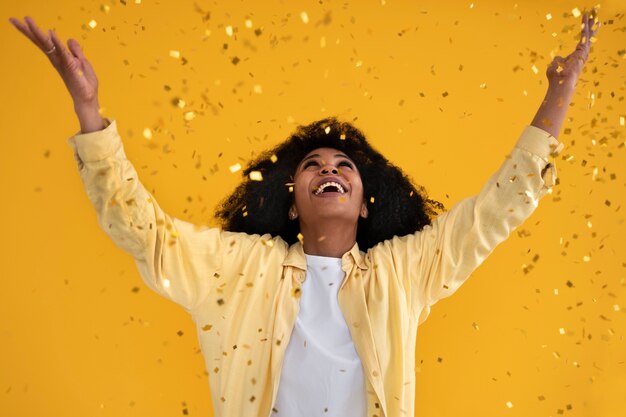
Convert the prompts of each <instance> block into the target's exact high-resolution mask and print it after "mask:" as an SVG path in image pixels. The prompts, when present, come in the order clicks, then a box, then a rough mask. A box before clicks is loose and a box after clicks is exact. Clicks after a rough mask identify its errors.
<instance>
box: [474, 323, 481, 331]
mask: <svg viewBox="0 0 626 417" xmlns="http://www.w3.org/2000/svg"><path fill="white" fill-rule="evenodd" d="M472 327H473V328H474V330H480V327H478V323H476V322H473V323H472Z"/></svg>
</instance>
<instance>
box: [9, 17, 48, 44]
mask: <svg viewBox="0 0 626 417" xmlns="http://www.w3.org/2000/svg"><path fill="white" fill-rule="evenodd" d="M9 21H10V22H11V23H12V24H13V26H15V28H16V29H17V30H19V31H20V32H22V34H23V35H24V36H26V37H27V38H28V39H30V40H31V42H32V43H34V44H35V45H36V46H37V47H38V48H41V45H39V43H38V42H37V39H36V38H35V35H33V33H32V32H31V30H30V28H29V27H28V26H27V25H25V24H24V23H22V22H21V21H20V20H19V19H15V18H13V17H12V18H10V19H9Z"/></svg>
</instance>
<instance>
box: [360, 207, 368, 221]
mask: <svg viewBox="0 0 626 417" xmlns="http://www.w3.org/2000/svg"><path fill="white" fill-rule="evenodd" d="M368 214H369V213H368V212H367V206H366V205H365V203H363V204H362V205H361V217H363V218H364V219H367V215H368Z"/></svg>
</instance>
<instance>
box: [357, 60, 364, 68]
mask: <svg viewBox="0 0 626 417" xmlns="http://www.w3.org/2000/svg"><path fill="white" fill-rule="evenodd" d="M362 65H363V61H357V62H356V64H355V66H356V67H357V68H358V67H360V66H362Z"/></svg>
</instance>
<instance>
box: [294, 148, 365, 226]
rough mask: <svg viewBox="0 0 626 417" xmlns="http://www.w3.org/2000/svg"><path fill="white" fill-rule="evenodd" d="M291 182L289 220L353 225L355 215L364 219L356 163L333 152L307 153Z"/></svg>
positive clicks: (361, 191) (360, 185) (356, 218)
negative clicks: (293, 200) (326, 221)
mask: <svg viewBox="0 0 626 417" xmlns="http://www.w3.org/2000/svg"><path fill="white" fill-rule="evenodd" d="M294 182H295V185H294V194H295V204H294V205H293V206H292V208H291V210H290V213H289V214H290V218H291V219H294V218H295V217H299V218H300V222H303V223H305V224H307V225H313V226H314V225H315V223H316V222H321V221H325V220H329V219H342V220H344V221H346V222H348V223H349V224H354V225H356V223H357V221H358V219H359V216H362V217H367V208H366V205H365V203H364V201H363V183H362V182H361V175H360V174H359V171H358V169H357V167H356V164H355V163H354V162H353V161H352V160H351V159H350V158H349V157H348V156H347V155H346V154H344V153H343V152H341V151H338V150H337V149H333V148H318V149H315V150H313V151H311V152H309V153H308V154H307V155H306V156H305V157H304V158H302V161H300V163H299V164H298V167H297V168H296V173H295V176H294ZM296 213H297V215H296V216H294V214H296Z"/></svg>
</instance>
